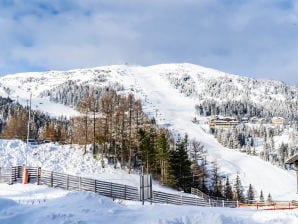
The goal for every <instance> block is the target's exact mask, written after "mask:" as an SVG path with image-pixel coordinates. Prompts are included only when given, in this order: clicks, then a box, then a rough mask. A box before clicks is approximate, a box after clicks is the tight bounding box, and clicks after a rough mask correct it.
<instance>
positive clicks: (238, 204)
mask: <svg viewBox="0 0 298 224" xmlns="http://www.w3.org/2000/svg"><path fill="white" fill-rule="evenodd" d="M237 208H240V203H239V201H238V200H237Z"/></svg>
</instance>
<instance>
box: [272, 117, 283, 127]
mask: <svg viewBox="0 0 298 224" xmlns="http://www.w3.org/2000/svg"><path fill="white" fill-rule="evenodd" d="M284 122H285V119H284V118H282V117H273V118H272V119H271V124H272V125H273V126H282V125H284Z"/></svg>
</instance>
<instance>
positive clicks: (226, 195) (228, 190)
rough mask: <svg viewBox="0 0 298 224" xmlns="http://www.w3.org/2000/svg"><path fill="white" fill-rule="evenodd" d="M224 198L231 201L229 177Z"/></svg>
mask: <svg viewBox="0 0 298 224" xmlns="http://www.w3.org/2000/svg"><path fill="white" fill-rule="evenodd" d="M224 197H225V198H226V199H228V200H232V199H233V191H232V186H231V184H230V181H229V177H227V180H226V185H225V191H224Z"/></svg>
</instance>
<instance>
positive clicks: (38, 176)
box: [36, 167, 41, 185]
mask: <svg viewBox="0 0 298 224" xmlns="http://www.w3.org/2000/svg"><path fill="white" fill-rule="evenodd" d="M40 171H41V168H40V167H37V177H36V178H37V185H40V173H41V172H40Z"/></svg>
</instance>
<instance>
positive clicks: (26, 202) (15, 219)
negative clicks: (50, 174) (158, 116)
mask: <svg viewBox="0 0 298 224" xmlns="http://www.w3.org/2000/svg"><path fill="white" fill-rule="evenodd" d="M0 223H1V224H12V223H18V224H35V223H36V224H39V223H46V224H51V223H53V224H57V223H86V224H87V223H88V224H93V223H94V224H95V223H111V224H112V223H113V224H114V223H115V224H121V223H123V224H124V223H125V224H127V223H129V224H134V223H144V224H145V223H148V224H149V223H150V224H155V223H156V224H182V223H185V224H206V223H208V224H209V223H210V224H296V223H298V210H285V211H263V210H256V209H251V208H250V209H244V208H238V209H236V208H234V209H231V208H209V207H194V206H175V205H163V204H153V205H150V204H149V203H148V204H145V205H144V206H142V205H141V203H140V202H127V201H114V202H113V201H112V199H109V198H106V197H103V196H99V195H96V194H94V193H91V192H67V191H63V190H57V189H50V188H47V187H45V186H36V185H31V184H29V185H21V184H15V185H6V184H0Z"/></svg>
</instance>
